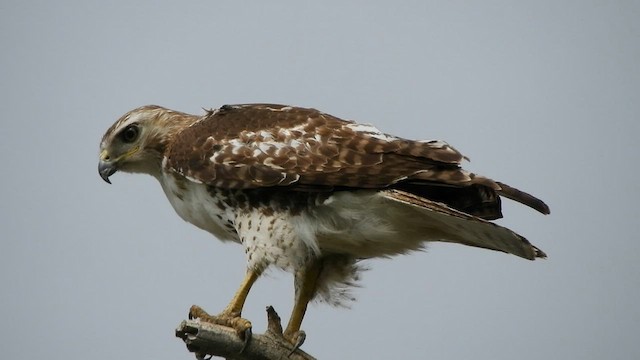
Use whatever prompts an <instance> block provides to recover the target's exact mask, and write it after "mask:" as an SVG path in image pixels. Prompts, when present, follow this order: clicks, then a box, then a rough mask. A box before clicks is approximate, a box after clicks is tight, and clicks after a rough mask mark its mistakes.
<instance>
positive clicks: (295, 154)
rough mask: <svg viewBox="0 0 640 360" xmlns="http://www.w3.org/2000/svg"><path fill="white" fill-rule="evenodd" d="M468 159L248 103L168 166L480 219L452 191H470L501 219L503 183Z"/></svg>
mask: <svg viewBox="0 0 640 360" xmlns="http://www.w3.org/2000/svg"><path fill="white" fill-rule="evenodd" d="M463 159H464V157H463V156H462V155H461V154H460V153H459V152H458V151H457V150H455V149H454V148H452V147H451V146H449V145H448V144H446V143H444V142H441V141H410V140H406V139H402V138H398V137H394V136H391V135H388V134H384V133H382V132H380V131H379V130H378V129H376V128H375V127H373V126H370V125H363V124H356V123H354V122H350V121H345V120H342V119H339V118H337V117H334V116H331V115H329V114H325V113H322V112H320V111H317V110H315V109H307V108H299V107H290V106H284V105H272V104H248V105H225V106H223V107H221V108H220V109H217V110H213V111H209V112H208V113H207V114H206V115H205V116H203V118H202V119H201V120H200V121H198V122H197V123H195V124H194V125H192V126H191V127H189V128H187V129H185V130H183V131H182V132H181V133H179V134H178V135H177V137H176V139H175V140H174V141H173V143H172V144H171V146H170V147H169V149H168V150H167V153H166V166H167V167H168V168H170V169H173V170H174V171H177V172H178V173H181V174H182V175H184V176H186V177H188V178H190V179H192V180H194V181H198V182H201V183H205V184H209V185H211V186H216V187H224V188H258V187H270V186H290V187H292V188H293V189H304V190H311V189H333V188H387V187H398V188H401V189H403V190H405V191H409V192H412V193H415V194H418V195H420V196H425V197H428V198H431V199H434V200H437V201H442V202H445V203H447V204H449V205H450V206H452V207H454V208H457V209H460V210H463V211H469V212H470V213H473V212H474V211H475V212H476V215H478V216H481V215H479V211H480V210H476V209H474V206H475V205H473V204H472V206H467V205H464V204H461V205H457V204H456V202H460V200H459V199H460V198H461V197H460V194H459V193H457V192H455V191H453V193H451V192H452V190H451V189H466V190H463V195H464V191H466V192H468V193H469V194H478V193H481V195H482V193H483V192H484V193H488V194H489V195H491V194H493V197H490V199H488V200H487V199H484V197H482V196H480V198H481V199H480V200H481V202H482V201H485V200H486V201H485V202H487V203H489V204H491V206H489V207H488V208H485V209H484V210H482V211H484V212H486V213H487V214H486V216H485V218H496V217H499V216H500V214H499V207H500V206H499V197H498V196H497V195H495V192H496V191H500V189H501V187H500V185H499V184H498V183H496V182H494V181H492V180H490V179H487V178H484V177H481V176H476V175H475V174H472V173H469V172H467V171H465V170H463V169H462V168H460V162H461V161H462V160H463ZM447 188H449V189H447ZM443 189H444V190H443ZM450 193H451V194H450ZM512 193H513V192H512ZM463 198H464V196H463ZM534 199H535V198H534ZM515 200H517V201H520V198H518V197H517V196H516V198H515ZM536 200H537V199H536ZM462 202H464V201H462ZM472 202H473V203H476V202H477V201H476V200H473V201H472ZM496 204H497V212H496ZM527 205H529V206H531V204H528V203H527ZM465 207H466V208H465ZM487 209H488V210H487ZM538 210H540V209H539V208H538ZM543 212H544V211H543Z"/></svg>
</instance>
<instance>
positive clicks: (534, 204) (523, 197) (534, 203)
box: [496, 182, 551, 215]
mask: <svg viewBox="0 0 640 360" xmlns="http://www.w3.org/2000/svg"><path fill="white" fill-rule="evenodd" d="M496 183H497V184H498V185H499V186H500V190H498V193H499V194H500V195H502V196H504V197H506V198H509V199H511V200H515V201H517V202H519V203H521V204H524V205H527V206H528V207H530V208H532V209H535V210H537V211H538V212H540V213H542V214H545V215H549V214H550V213H551V210H550V209H549V206H548V205H547V204H545V203H544V201H542V200H540V199H538V198H537V197H535V196H533V195H531V194H528V193H526V192H524V191H521V190H518V189H516V188H513V187H511V186H509V185H507V184H503V183H501V182H496Z"/></svg>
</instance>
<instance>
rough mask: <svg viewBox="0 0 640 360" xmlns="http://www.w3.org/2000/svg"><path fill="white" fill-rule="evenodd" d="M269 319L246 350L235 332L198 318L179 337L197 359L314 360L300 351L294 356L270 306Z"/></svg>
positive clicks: (185, 325) (185, 324) (180, 328)
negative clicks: (265, 329)
mask: <svg viewBox="0 0 640 360" xmlns="http://www.w3.org/2000/svg"><path fill="white" fill-rule="evenodd" d="M267 319H268V328H267V331H266V332H265V333H264V334H253V335H252V336H251V339H250V340H249V342H248V344H247V345H246V347H245V349H244V350H243V349H242V348H243V346H244V345H245V344H244V341H243V340H242V339H240V338H239V337H238V335H237V334H236V332H235V331H234V330H233V329H231V328H228V327H225V326H222V325H216V324H211V323H208V322H203V321H200V320H197V319H196V320H184V321H182V322H181V323H180V325H178V328H177V329H176V336H177V337H179V338H181V339H182V340H183V341H184V342H185V344H186V345H187V349H188V350H189V351H191V352H193V353H195V355H196V358H198V359H203V358H205V356H206V355H212V356H220V357H223V358H226V359H228V360H244V359H247V360H249V359H257V360H287V359H290V360H315V358H314V357H313V356H311V355H309V354H307V353H305V352H304V351H302V350H300V349H298V350H296V351H295V352H293V353H291V350H292V349H293V345H292V344H291V343H289V342H288V341H287V340H285V339H284V337H283V336H282V325H281V324H280V317H279V316H278V314H277V313H276V311H275V310H274V309H273V307H271V306H269V307H267Z"/></svg>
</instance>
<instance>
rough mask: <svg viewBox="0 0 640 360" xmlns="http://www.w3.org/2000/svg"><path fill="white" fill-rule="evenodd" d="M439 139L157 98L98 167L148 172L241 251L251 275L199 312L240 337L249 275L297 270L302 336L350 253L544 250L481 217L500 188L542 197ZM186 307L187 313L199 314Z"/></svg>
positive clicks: (107, 148)
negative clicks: (186, 108)
mask: <svg viewBox="0 0 640 360" xmlns="http://www.w3.org/2000/svg"><path fill="white" fill-rule="evenodd" d="M463 159H465V157H464V156H463V155H462V154H460V152H458V151H457V150H456V149H454V148H453V147H451V146H449V145H448V144H447V143H445V142H443V141H412V140H407V139H403V138H399V137H396V136H392V135H388V134H385V133H383V132H381V131H379V130H378V129H377V128H375V127H373V126H371V125H364V124H358V123H355V122H352V121H346V120H342V119H339V118H337V117H335V116H332V115H329V114H326V113H323V112H320V111H318V110H315V109H307V108H301V107H292V106H284V105H274V104H245V105H224V106H222V107H220V108H218V109H212V110H208V111H206V113H205V114H204V115H202V116H197V115H190V114H185V113H182V112H178V111H173V110H169V109H166V108H163V107H160V106H154V105H149V106H143V107H140V108H137V109H134V110H131V111H130V112H128V113H126V114H125V115H123V116H122V117H121V118H120V119H119V120H118V121H116V122H115V123H114V124H113V125H112V126H111V127H110V128H109V129H108V130H107V132H106V133H105V134H104V137H103V138H102V142H101V143H100V162H99V165H98V171H99V174H100V176H101V177H102V179H104V181H106V182H108V183H110V180H109V178H110V176H111V175H113V174H114V173H115V172H116V171H124V172H131V173H144V174H149V175H151V176H153V177H155V178H156V179H157V180H158V181H159V182H160V185H161V186H162V189H163V190H164V193H165V195H166V196H167V198H168V199H169V202H170V203H171V205H172V206H173V208H174V209H175V211H176V212H177V213H178V215H180V217H181V218H182V219H183V220H185V221H187V222H190V223H192V224H193V225H195V226H197V227H199V228H201V229H203V230H206V231H208V232H210V233H211V234H213V235H214V236H215V237H217V238H218V239H220V240H223V241H233V242H236V243H238V244H240V245H242V247H243V248H244V251H245V254H246V259H247V272H246V276H245V278H244V280H243V281H242V283H241V285H240V288H239V289H238V291H237V293H236V294H235V296H234V297H233V299H232V300H231V302H230V303H229V305H228V306H227V307H226V308H225V309H224V310H223V311H222V312H221V313H220V314H219V315H217V316H206V320H207V321H212V322H216V323H218V324H222V325H227V326H231V327H234V328H235V329H236V330H237V331H238V333H239V334H240V336H243V337H245V339H246V338H248V337H247V335H250V329H251V323H250V322H249V321H247V320H245V319H242V318H241V312H242V308H243V305H244V303H245V299H246V298H247V295H248V293H249V290H250V288H251V286H252V284H253V283H254V282H255V281H256V279H258V277H259V276H260V275H261V274H262V273H263V271H264V270H265V269H267V268H268V267H270V266H276V267H279V268H281V269H284V270H286V271H289V272H291V273H293V275H294V282H295V302H294V307H293V311H292V313H291V317H290V319H289V323H288V325H287V327H286V330H285V332H284V336H285V338H286V339H288V340H289V341H291V342H292V343H297V344H296V345H297V346H299V345H300V339H303V338H304V337H303V336H301V335H302V334H303V333H302V332H301V331H300V326H301V323H302V319H303V317H304V314H305V311H306V309H307V304H308V303H309V301H310V300H312V299H314V298H318V299H320V300H324V301H327V302H329V303H331V304H339V303H341V302H342V301H343V300H345V299H348V298H349V293H348V290H349V287H350V286H352V285H353V284H354V282H355V281H356V280H357V279H358V272H359V270H361V269H360V267H359V261H360V260H362V259H369V258H376V257H390V256H393V255H397V254H404V253H407V252H410V251H413V250H420V249H422V248H423V247H424V246H425V244H426V243H428V242H430V241H446V242H453V243H460V244H464V245H469V246H475V247H480V248H485V249H491V250H497V251H502V252H506V253H510V254H514V255H517V256H520V257H522V258H525V259H529V260H533V259H535V258H539V257H545V254H544V252H542V251H541V250H540V249H538V248H536V247H535V246H533V245H531V244H530V243H529V241H527V240H526V239H525V238H524V237H522V236H520V235H518V234H516V233H515V232H513V231H511V230H509V229H507V228H505V227H502V226H499V225H497V224H495V223H492V222H490V220H494V219H498V218H500V217H502V213H501V203H500V197H501V196H502V197H506V198H509V199H511V200H515V201H518V202H520V203H522V204H524V205H527V206H529V207H531V208H533V209H535V210H537V211H539V212H541V213H543V214H548V213H549V207H548V206H547V205H546V204H545V203H544V202H542V201H541V200H539V199H537V198H535V197H533V196H531V195H529V194H527V193H525V192H522V191H520V190H517V189H515V188H513V187H510V186H508V185H506V184H503V183H500V182H497V181H494V180H491V179H489V178H486V177H483V176H479V175H476V174H473V173H470V172H468V171H465V170H463V169H462V168H461V166H460V164H461V162H462V161H463ZM198 310H199V308H197V307H194V308H192V311H191V314H190V315H191V316H196V317H197V316H200V317H204V316H205V315H203V312H199V311H198Z"/></svg>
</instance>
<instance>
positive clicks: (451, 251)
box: [0, 1, 640, 360]
mask: <svg viewBox="0 0 640 360" xmlns="http://www.w3.org/2000/svg"><path fill="white" fill-rule="evenodd" d="M240 3H241V2H232V1H215V2H214V1H192V2H190V1H184V2H177V1H176V2H172V3H169V2H167V3H162V2H156V1H135V2H134V1H111V2H107V1H100V2H95V1H94V2H89V1H40V2H35V1H3V2H2V3H0V45H1V52H0V69H1V70H0V74H1V79H0V80H1V83H2V87H1V92H2V93H1V96H0V99H1V100H0V124H1V130H0V162H1V164H2V177H1V179H2V180H1V183H0V184H1V186H0V199H1V202H2V207H1V209H0V210H1V216H0V226H1V233H2V239H1V242H0V291H1V296H0V324H2V325H1V327H0V357H1V358H3V359H47V360H56V359H85V358H91V359H98V360H100V359H154V360H158V359H191V358H192V357H193V356H192V355H191V354H189V353H188V352H187V351H186V349H185V347H184V345H183V343H182V342H181V341H180V340H179V339H176V338H174V336H173V330H174V328H175V326H176V325H177V324H178V323H179V322H180V320H182V319H183V318H185V316H186V314H187V309H188V308H189V306H190V305H191V304H192V303H196V304H199V305H202V306H203V307H205V308H206V309H208V310H210V311H211V312H217V311H219V310H221V309H222V308H223V307H224V305H225V304H226V303H227V301H228V300H229V299H230V297H231V295H232V293H233V291H234V290H235V288H236V286H237V285H238V283H239V281H240V279H241V277H242V275H243V272H244V265H243V264H244V258H243V253H242V251H241V249H240V248H239V247H238V246H236V245H223V244H222V243H220V242H218V241H217V240H216V239H214V238H212V237H211V236H210V235H208V234H207V233H205V232H202V231H200V230H197V229H196V228H195V227H193V226H191V225H189V224H186V223H184V222H182V221H181V220H180V219H179V218H178V217H177V215H175V214H174V212H173V210H172V209H171V207H170V205H169V204H168V202H167V200H166V199H165V197H164V195H163V194H162V192H161V190H160V187H159V186H158V184H157V183H156V182H155V180H153V179H152V178H150V177H145V176H131V175H123V174H117V175H116V176H114V177H113V178H112V180H113V183H114V184H113V185H111V186H108V185H106V184H105V183H104V182H102V180H101V179H100V178H99V177H98V174H97V170H96V166H97V152H98V143H99V140H100V138H101V136H102V134H103V132H104V131H105V130H106V129H107V128H108V127H109V126H110V125H111V124H112V122H113V121H115V120H116V119H117V118H118V117H119V116H120V115H121V114H123V113H124V112H126V111H128V110H130V109H131V108H134V107H137V106H140V105H143V104H149V103H155V104H161V105H164V106H167V107H171V108H174V109H177V110H182V111H186V112H192V113H201V112H202V110H201V107H218V106H220V105H222V104H225V103H242V102H279V103H286V104H294V105H302V106H310V107H316V108H318V109H322V110H323V111H326V112H329V113H332V114H335V115H337V116H341V117H344V118H350V119H356V120H358V121H361V122H369V123H373V124H376V125H377V126H378V127H379V128H381V129H383V130H385V131H387V132H390V133H393V134H397V135H401V136H405V137H410V138H420V139H431V138H437V139H443V140H447V141H448V142H450V143H451V144H453V145H454V146H456V147H457V148H458V149H460V150H461V151H463V152H464V153H465V154H467V155H469V156H470V157H471V158H472V160H473V162H472V163H471V164H469V165H468V167H469V168H470V169H472V170H474V171H477V172H479V173H482V174H485V175H488V176H490V177H493V178H495V179H499V180H501V181H504V182H507V183H509V184H512V185H514V186H518V187H521V188H522V189H525V190H527V191H530V192H532V193H533V194H536V195H538V196H540V197H542V198H543V199H544V200H546V201H547V202H548V203H549V204H550V206H551V209H552V215H551V216H547V217H545V216H541V215H539V214H537V213H535V212H534V211H531V210H529V209H527V208H525V207H523V206H519V205H516V204H513V203H511V202H506V203H505V205H504V212H505V213H506V215H507V217H506V219H504V220H502V221H500V223H501V224H505V225H508V226H509V227H512V228H513V229H515V230H517V231H519V232H520V233H522V234H523V235H525V236H527V237H528V238H529V239H531V240H532V242H534V243H535V244H536V245H538V246H540V247H541V248H542V249H544V250H545V251H546V252H547V253H548V254H549V259H548V260H546V261H536V262H529V261H525V260H522V259H519V258H516V257H514V256H508V255H505V254H500V253H493V252H489V251H485V250H479V249H471V248H465V247H463V246H456V245H445V244H436V245H433V246H432V247H431V248H430V250H429V251H428V252H426V253H416V254H413V255H411V256H405V257H400V258H396V259H393V260H391V261H389V260H381V261H371V262H370V263H369V264H370V266H371V268H372V270H371V271H369V272H368V273H366V274H365V277H364V281H363V283H362V285H363V287H362V288H361V289H358V290H357V291H356V293H357V295H358V298H359V301H358V302H357V303H355V304H354V306H353V307H352V309H351V310H344V309H334V308H330V307H328V306H326V305H320V306H314V307H312V308H311V309H310V311H309V313H308V315H307V318H306V321H305V322H304V324H303V328H304V329H305V330H306V331H307V334H308V340H307V343H306V344H305V345H304V347H303V348H304V349H305V350H307V351H309V352H310V353H312V354H314V355H316V356H318V357H320V358H322V359H331V358H335V359H337V358H360V359H367V358H372V359H387V358H407V359H418V358H429V359H605V358H606V359H633V358H640V345H639V344H638V342H639V340H640V310H639V306H640V305H639V301H640V290H639V287H640V286H639V285H640V265H639V262H638V256H639V255H640V239H639V236H638V233H639V230H640V229H639V225H638V223H639V221H638V219H637V216H638V207H637V206H638V204H639V203H640V186H639V185H638V169H637V162H638V160H639V155H640V151H639V146H638V144H637V137H638V136H639V135H640V116H639V115H640V96H639V94H640V85H639V83H640V82H639V80H640V60H639V56H640V51H639V50H640V20H639V18H640V17H639V15H640V6H639V3H638V2H632V1H610V2H604V1H597V2H596V1H525V2H523V1H517V2H516V1H504V2H497V1H484V2H469V3H464V2H452V1H441V2H427V1H413V2H396V3H393V4H392V2H381V1H378V2H372V1H366V2H365V1H362V2H349V3H345V2H342V1H340V2H337V1H336V2H323V4H322V5H320V4H319V2H318V3H312V2H302V1H287V2H267V1H255V2H253V3H244V2H242V5H241V4H240ZM291 294H292V285H291V277H290V276H289V275H288V274H283V273H280V272H273V273H272V275H271V276H269V277H268V278H265V279H263V280H261V281H260V282H259V283H258V284H257V285H256V286H255V288H254V290H253V292H252V293H251V296H250V298H249V300H248V303H247V306H246V311H245V315H246V317H248V318H249V319H251V320H253V322H254V325H255V330H256V331H257V332H261V331H263V330H264V327H265V322H266V321H265V315H264V308H265V306H266V305H268V304H273V305H274V306H275V307H276V309H277V310H279V312H280V313H281V314H282V316H283V318H285V319H286V318H288V313H289V311H290V307H291V303H292V295H291Z"/></svg>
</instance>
